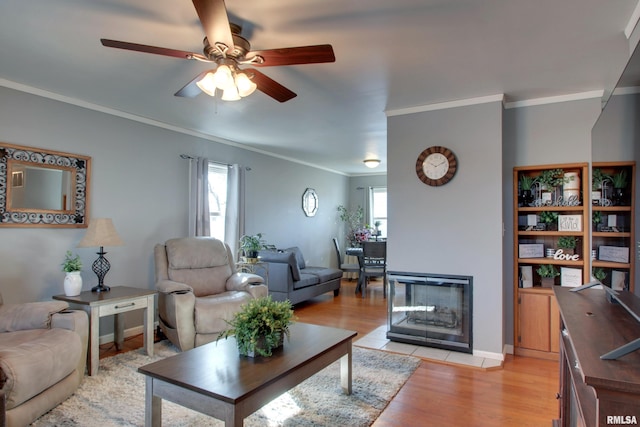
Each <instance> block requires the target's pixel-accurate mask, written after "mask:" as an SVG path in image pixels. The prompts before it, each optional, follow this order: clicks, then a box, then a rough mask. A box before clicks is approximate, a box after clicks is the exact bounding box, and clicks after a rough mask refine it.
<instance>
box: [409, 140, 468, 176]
mask: <svg viewBox="0 0 640 427" xmlns="http://www.w3.org/2000/svg"><path fill="white" fill-rule="evenodd" d="M457 169H458V161H457V160H456V156H455V154H453V152H452V151H451V150H449V149H448V148H445V147H440V146H437V145H434V146H433V147H429V148H427V149H425V150H424V151H423V152H422V153H420V155H419V156H418V160H416V173H417V174H418V178H420V181H422V182H424V183H425V184H427V185H431V186H439V185H444V184H446V183H447V182H449V181H451V178H453V176H454V175H455V174H456V170H457Z"/></svg>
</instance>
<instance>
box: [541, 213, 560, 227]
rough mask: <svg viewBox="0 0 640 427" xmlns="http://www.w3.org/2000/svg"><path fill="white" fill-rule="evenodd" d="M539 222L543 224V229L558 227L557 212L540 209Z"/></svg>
mask: <svg viewBox="0 0 640 427" xmlns="http://www.w3.org/2000/svg"><path fill="white" fill-rule="evenodd" d="M540 222H542V223H543V224H544V225H545V229H547V230H552V229H555V228H557V227H558V212H553V211H542V212H540Z"/></svg>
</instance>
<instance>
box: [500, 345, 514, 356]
mask: <svg viewBox="0 0 640 427" xmlns="http://www.w3.org/2000/svg"><path fill="white" fill-rule="evenodd" d="M502 351H503V352H504V354H513V344H505V345H504V349H503V350H502Z"/></svg>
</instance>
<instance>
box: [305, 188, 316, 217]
mask: <svg viewBox="0 0 640 427" xmlns="http://www.w3.org/2000/svg"><path fill="white" fill-rule="evenodd" d="M302 210H303V211H304V214H305V215H306V216H314V215H315V214H316V212H318V194H316V190H314V189H313V188H307V189H306V190H304V193H303V194H302Z"/></svg>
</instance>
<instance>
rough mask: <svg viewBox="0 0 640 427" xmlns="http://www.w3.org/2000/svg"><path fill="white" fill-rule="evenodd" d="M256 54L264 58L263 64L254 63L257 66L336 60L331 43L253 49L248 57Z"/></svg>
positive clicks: (317, 62)
mask: <svg viewBox="0 0 640 427" xmlns="http://www.w3.org/2000/svg"><path fill="white" fill-rule="evenodd" d="M256 55H260V56H261V57H263V58H264V62H263V63H262V64H259V63H253V64H251V65H254V66H256V67H273V66H277V65H296V64H319V63H322V62H335V60H336V56H335V55H334V53H333V48H332V47H331V45H330V44H320V45H315V46H302V47H288V48H284V49H267V50H252V51H251V52H249V53H248V54H247V59H250V58H252V57H254V56H256Z"/></svg>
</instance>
